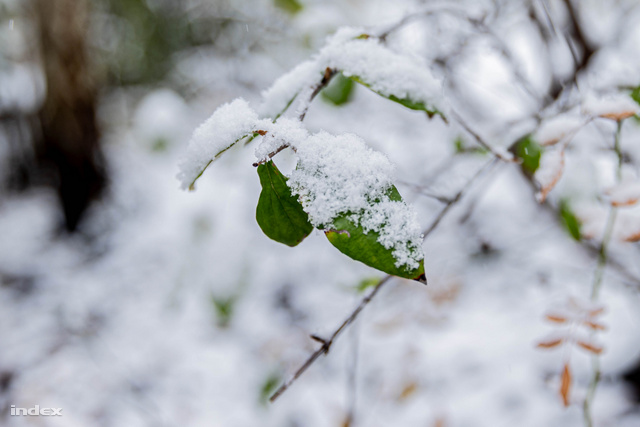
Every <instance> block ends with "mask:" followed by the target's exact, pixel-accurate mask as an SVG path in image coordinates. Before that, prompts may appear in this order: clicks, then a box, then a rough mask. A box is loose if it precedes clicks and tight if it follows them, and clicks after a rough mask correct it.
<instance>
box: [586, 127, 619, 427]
mask: <svg viewBox="0 0 640 427" xmlns="http://www.w3.org/2000/svg"><path fill="white" fill-rule="evenodd" d="M621 131H622V121H621V120H619V121H618V126H617V128H616V133H615V139H614V150H615V152H616V154H617V155H618V166H617V169H616V179H617V180H618V181H619V180H620V177H621V174H622V161H623V157H622V151H621V149H620V133H621ZM616 214H617V208H616V207H615V206H611V208H610V209H609V215H608V218H607V224H606V226H605V231H604V236H603V237H602V243H601V244H600V250H599V252H598V266H597V267H596V271H595V273H594V275H593V284H592V286H591V301H593V302H595V301H597V300H598V297H599V296H600V288H601V287H602V278H603V276H604V270H605V268H606V266H607V250H608V247H609V242H610V241H611V237H612V236H613V227H614V226H615V222H616ZM591 370H592V372H593V377H592V379H591V383H590V384H589V389H588V390H587V396H586V397H585V399H584V403H583V405H582V410H583V415H584V423H585V425H586V427H593V414H592V413H591V407H592V406H593V400H594V399H595V396H596V390H597V388H598V384H599V383H600V377H601V375H602V373H601V371H600V359H599V356H598V355H593V356H591Z"/></svg>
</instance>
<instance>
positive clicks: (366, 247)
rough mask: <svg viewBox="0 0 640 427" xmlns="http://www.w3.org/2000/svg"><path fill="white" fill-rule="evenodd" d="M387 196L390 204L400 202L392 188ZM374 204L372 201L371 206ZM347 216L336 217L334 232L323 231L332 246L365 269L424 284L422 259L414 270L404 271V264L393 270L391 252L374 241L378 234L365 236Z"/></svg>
mask: <svg viewBox="0 0 640 427" xmlns="http://www.w3.org/2000/svg"><path fill="white" fill-rule="evenodd" d="M387 196H389V198H390V199H391V200H394V201H401V200H402V196H400V193H399V192H398V189H397V188H396V187H395V186H392V187H391V188H390V189H389V190H388V192H387ZM377 202H378V201H373V202H372V203H377ZM351 216H352V214H349V213H347V214H343V215H341V216H339V217H338V218H336V219H335V220H334V221H333V223H334V225H335V229H333V230H325V235H326V236H327V239H329V242H331V244H332V245H333V246H335V247H336V248H337V249H338V250H339V251H340V252H342V253H343V254H345V255H346V256H348V257H349V258H351V259H354V260H356V261H360V262H362V263H363V264H366V265H368V266H369V267H373V268H375V269H377V270H380V271H383V272H385V273H388V274H392V275H394V276H398V277H404V278H406V279H413V280H418V281H421V282H425V283H426V278H425V273H424V260H421V261H420V264H419V265H418V267H417V268H415V269H411V268H408V267H407V266H406V265H404V266H401V267H396V265H395V263H396V259H395V257H394V256H393V253H392V251H391V249H387V248H385V247H384V246H383V245H382V244H381V243H380V242H378V237H380V234H379V233H377V232H375V231H369V232H367V233H365V231H364V229H363V228H362V226H359V225H356V224H355V223H354V222H353V221H352V220H351V219H350V217H351ZM416 250H420V249H416Z"/></svg>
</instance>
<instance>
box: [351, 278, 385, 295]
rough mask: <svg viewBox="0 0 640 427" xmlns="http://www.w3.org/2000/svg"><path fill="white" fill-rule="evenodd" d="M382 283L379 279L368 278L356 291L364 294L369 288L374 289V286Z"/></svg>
mask: <svg viewBox="0 0 640 427" xmlns="http://www.w3.org/2000/svg"><path fill="white" fill-rule="evenodd" d="M378 283H380V278H379V277H367V278H366V279H362V280H361V281H360V283H358V286H356V290H357V291H358V292H364V291H366V290H367V289H369V288H373V287H374V286H378Z"/></svg>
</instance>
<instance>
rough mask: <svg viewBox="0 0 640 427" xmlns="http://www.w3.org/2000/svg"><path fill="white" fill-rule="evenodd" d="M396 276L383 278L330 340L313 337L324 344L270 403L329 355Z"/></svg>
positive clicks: (277, 391) (279, 389) (275, 394)
mask: <svg viewBox="0 0 640 427" xmlns="http://www.w3.org/2000/svg"><path fill="white" fill-rule="evenodd" d="M393 277H394V276H391V275H387V276H385V277H383V278H382V279H381V280H380V281H379V282H378V284H377V285H376V287H375V288H373V290H372V291H371V293H369V295H367V296H366V297H364V298H363V299H362V301H360V304H359V305H358V307H356V309H355V310H354V311H353V312H352V313H351V314H350V315H349V317H347V318H346V319H345V320H344V321H343V322H342V323H341V324H340V326H339V327H338V329H336V330H335V331H334V332H333V334H331V336H330V337H329V339H327V340H322V339H321V338H319V337H318V336H315V335H313V339H314V340H316V341H318V340H320V341H321V342H322V346H321V347H320V348H319V349H317V350H316V351H315V352H313V354H312V355H311V356H309V358H308V359H307V361H306V362H304V363H303V364H302V366H300V368H298V370H297V371H296V372H295V373H294V374H293V376H292V377H291V378H290V379H289V380H288V381H286V382H285V383H284V384H282V385H281V386H280V388H278V390H276V392H275V393H274V394H273V396H271V397H270V398H269V401H270V402H275V400H276V399H277V398H278V397H280V395H281V394H282V393H284V392H285V391H287V389H288V388H289V387H290V386H291V384H293V383H294V382H295V381H296V380H297V379H298V378H299V377H300V376H301V375H302V374H304V372H305V371H306V370H307V369H308V368H309V366H311V365H312V364H313V362H315V361H316V360H317V359H318V358H319V357H320V356H322V355H323V354H327V353H328V352H329V349H330V348H331V345H332V344H333V342H334V341H335V340H336V339H337V338H338V337H339V336H340V334H341V333H342V332H344V330H345V329H346V328H347V327H348V326H349V325H351V324H352V323H353V322H354V321H355V320H356V318H357V317H358V315H359V314H360V312H361V311H362V310H363V309H364V308H365V307H366V306H367V304H369V303H370V302H371V300H372V299H373V297H375V296H376V294H377V293H378V292H379V291H380V289H382V287H383V286H384V285H385V284H386V283H387V282H389V280H390V279H391V278H393Z"/></svg>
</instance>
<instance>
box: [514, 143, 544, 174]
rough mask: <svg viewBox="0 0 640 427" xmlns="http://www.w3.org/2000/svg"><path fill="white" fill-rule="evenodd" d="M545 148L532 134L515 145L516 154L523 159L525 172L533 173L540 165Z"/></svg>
mask: <svg viewBox="0 0 640 427" xmlns="http://www.w3.org/2000/svg"><path fill="white" fill-rule="evenodd" d="M543 151H544V148H543V147H542V146H541V145H540V144H538V143H537V142H535V141H534V140H533V139H532V138H531V135H527V136H526V137H524V138H522V139H521V140H520V141H518V142H517V143H516V145H515V150H514V154H515V155H516V157H517V158H519V159H520V160H521V161H522V169H523V170H524V171H525V173H527V174H529V175H533V174H534V173H535V171H536V170H538V167H540V157H541V156H542V152H543Z"/></svg>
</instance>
